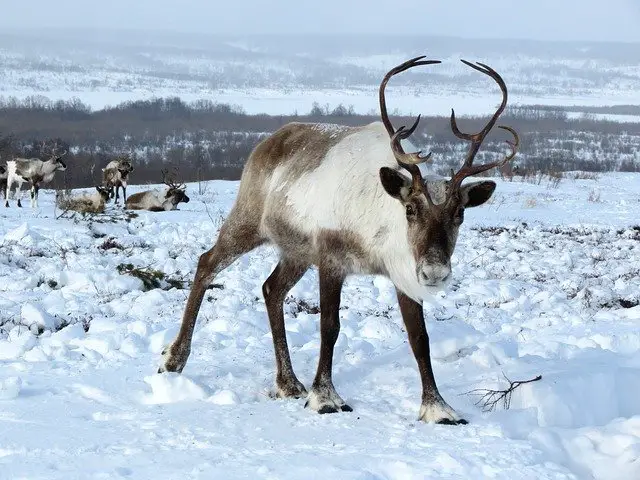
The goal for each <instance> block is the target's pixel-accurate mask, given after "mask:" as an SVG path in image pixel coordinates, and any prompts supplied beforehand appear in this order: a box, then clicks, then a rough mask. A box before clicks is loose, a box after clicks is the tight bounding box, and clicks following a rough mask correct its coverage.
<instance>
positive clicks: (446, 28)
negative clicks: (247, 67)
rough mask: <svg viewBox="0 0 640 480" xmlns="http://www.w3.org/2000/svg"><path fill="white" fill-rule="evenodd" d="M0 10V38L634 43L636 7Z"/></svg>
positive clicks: (481, 2) (532, 0)
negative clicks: (87, 33) (73, 31)
mask: <svg viewBox="0 0 640 480" xmlns="http://www.w3.org/2000/svg"><path fill="white" fill-rule="evenodd" d="M400 8H401V10H400ZM393 9H398V12H397V13H394V12H393ZM1 10H2V15H0V30H2V29H15V28H21V27H22V26H25V25H27V26H28V27H30V28H36V29H39V28H43V27H62V28H71V27H89V28H124V29H131V28H134V29H145V30H149V29H151V30H168V31H180V32H197V33H212V34H235V33H238V34H247V33H258V34H263V33H326V34H332V33H340V34H344V33H352V34H362V33H369V34H371V33H380V34H412V35H414V34H420V33H423V34H428V35H447V36H456V37H467V38H527V39H534V40H592V41H625V42H640V0H607V1H602V0H520V1H514V0H511V1H509V0H453V1H444V0H441V1H429V0H402V1H400V2H390V1H389V0H384V1H382V0H310V1H308V2H306V1H304V0H241V1H237V2H232V1H228V0H103V1H98V2H96V1H92V0H56V1H52V0H20V1H10V0H4V1H2V9H1Z"/></svg>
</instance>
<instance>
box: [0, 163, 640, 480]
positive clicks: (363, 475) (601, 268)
mask: <svg viewBox="0 0 640 480" xmlns="http://www.w3.org/2000/svg"><path fill="white" fill-rule="evenodd" d="M496 181H497V182H498V188H497V190H496V193H495V194H494V197H493V199H492V200H491V201H490V203H488V204H487V205H485V206H483V207H479V208H476V209H474V210H473V211H469V212H468V213H467V215H466V216H465V224H464V225H463V227H462V229H461V233H460V238H459V240H458V246H457V248H456V252H455V254H454V257H453V275H454V280H453V282H452V284H451V286H450V288H449V289H448V291H447V292H442V293H441V294H440V295H438V296H437V297H436V298H435V299H434V301H433V303H431V304H427V305H425V315H426V318H427V322H428V329H429V334H430V338H431V349H432V357H433V363H434V370H435V375H436V379H437V381H438V385H439V387H440V391H441V393H442V395H443V397H444V398H445V399H446V400H447V401H448V402H449V403H450V404H451V405H452V406H453V407H454V408H456V410H457V411H459V412H460V413H462V414H463V415H464V417H465V418H466V419H468V420H469V422H470V423H469V425H466V426H455V427H453V426H444V425H433V424H424V423H421V422H418V421H416V418H417V415H418V409H419V406H420V391H421V390H420V381H419V376H418V372H417V367H416V364H415V360H414V358H413V356H412V354H411V351H410V348H409V346H408V343H407V338H406V333H405V332H404V328H403V325H402V321H401V318H400V314H399V311H398V307H397V305H396V303H395V296H394V292H393V287H392V285H391V284H390V283H389V281H388V280H386V279H384V278H380V277H366V276H363V277H353V278H350V279H349V280H348V282H347V284H346V286H345V289H344V292H343V300H342V310H341V319H342V329H341V332H340V336H339V338H338V342H337V345H336V350H335V358H334V383H335V385H336V388H337V390H338V392H339V393H340V395H341V396H342V397H343V398H344V399H345V400H346V401H347V402H348V403H349V404H350V405H351V406H352V407H353V408H354V412H352V413H341V414H335V415H317V414H315V413H313V412H311V411H309V410H307V409H305V408H304V399H300V400H274V399H272V398H271V394H272V393H273V391H274V386H273V382H274V373H275V365H274V358H273V347H272V342H271V335H270V330H269V324H268V321H267V318H266V310H265V307H264V302H263V300H262V294H261V285H262V283H263V282H264V280H265V279H266V277H267V276H268V275H269V273H270V272H271V270H272V269H273V267H274V265H275V264H276V261H277V257H276V253H275V251H274V249H273V248H272V247H263V248H261V249H258V250H256V251H254V252H253V253H251V254H249V255H246V256H244V257H242V258H241V259H239V260H238V261H237V262H236V263H235V264H233V265H232V266H231V267H229V268H228V269H227V270H226V271H224V272H223V273H222V274H220V275H219V276H218V277H217V278H216V279H215V281H214V283H215V285H214V288H212V289H211V290H209V291H208V292H207V294H206V297H205V300H204V302H203V306H202V309H201V313H200V317H199V323H198V326H197V328H196V332H195V336H194V342H193V346H192V352H191V357H190V359H189V362H188V364H187V366H186V368H185V370H184V372H183V373H182V374H175V373H165V374H157V373H156V370H157V366H158V362H159V360H160V354H161V351H162V349H163V347H164V346H165V345H166V344H167V343H169V342H170V341H171V340H172V339H173V337H174V336H175V334H176V333H177V330H178V327H179V322H180V317H181V314H182V311H183V308H184V305H185V302H186V297H187V295H188V289H177V288H170V285H168V284H166V285H164V284H163V287H164V288H162V289H152V290H148V291H145V289H144V285H143V282H142V281H141V280H139V279H137V278H134V277H131V276H130V275H127V274H121V273H119V272H118V271H117V268H116V267H117V266H118V265H119V264H123V263H124V264H127V263H130V264H132V265H133V266H135V267H139V268H144V267H149V268H153V269H156V270H159V271H161V272H164V273H165V274H166V275H168V276H169V278H170V279H173V280H182V281H187V282H188V281H190V280H191V279H192V277H193V275H194V272H195V268H196V264H197V260H198V256H199V255H200V254H201V253H202V252H203V251H205V250H206V249H208V248H210V247H211V245H212V244H213V242H214V241H215V238H216V236H217V232H218V230H219V228H220V221H219V220H218V219H219V218H220V217H221V216H222V217H224V216H225V215H226V214H227V213H228V211H229V209H230V207H231V205H232V202H233V200H234V198H235V194H236V192H237V187H238V183H237V182H223V181H212V182H207V183H206V184H204V185H203V187H204V190H205V192H204V193H203V194H202V195H200V194H198V193H197V190H198V189H197V185H194V184H191V185H189V186H188V190H189V196H190V198H191V201H190V202H189V204H186V205H180V210H179V211H174V212H162V213H149V212H139V215H138V216H128V215H126V214H125V213H123V212H122V211H121V210H120V209H119V208H116V207H113V206H109V207H108V211H107V213H106V214H104V215H97V216H94V217H87V218H81V217H70V216H68V215H65V216H62V217H59V216H60V213H61V212H60V211H56V210H55V208H54V196H53V193H52V192H51V191H42V192H41V196H40V198H41V201H40V208H38V209H33V210H32V209H29V208H22V209H17V208H15V207H13V206H12V207H11V208H8V209H5V208H2V209H1V210H0V218H1V222H0V277H1V278H2V281H1V282H0V325H1V327H0V432H1V434H0V478H29V479H45V478H46V479H62V478H64V479H68V478H101V479H117V478H140V479H147V478H158V479H162V478H194V479H195V478H206V479H210V478H225V479H236V478H238V479H239V478H265V479H274V478H279V479H299V478H309V479H314V478H318V479H320V478H322V479H324V478H340V479H358V480H380V479H385V480H386V479H423V478H462V479H470V478H495V479H510V480H512V479H525V478H531V479H533V478H535V479H583V478H595V479H603V480H604V479H620V478H625V479H627V478H628V479H633V478H640V404H639V403H638V401H637V399H638V397H639V395H640V328H639V322H640V306H637V305H638V302H639V301H640V280H639V273H640V227H638V217H637V212H638V208H639V207H640V205H639V202H640V175H638V174H622V173H615V174H601V175H599V176H598V177H596V178H595V179H580V180H574V179H572V177H571V175H567V176H566V177H565V178H564V179H563V180H562V181H561V182H560V183H559V184H558V185H557V188H554V186H553V185H554V184H553V183H552V182H546V181H542V182H539V183H538V182H537V181H536V182H535V183H527V182H522V181H513V182H508V181H503V180H500V179H497V180H496ZM145 188H148V187H147V186H140V187H135V186H134V187H131V190H132V192H131V193H134V192H135V191H138V190H142V189H145ZM593 191H599V192H600V198H599V200H598V201H593V200H594V199H596V198H597V197H596V196H592V195H590V193H591V192H593ZM57 217H59V218H57ZM109 237H113V238H114V239H115V241H116V242H117V244H118V245H117V246H116V247H114V248H106V246H107V243H106V242H105V240H106V239H108V238H109ZM317 305H318V298H317V274H316V272H315V271H313V270H312V271H310V272H308V273H307V274H306V275H305V276H304V277H303V278H302V280H301V281H300V282H299V283H298V285H296V287H294V289H293V290H292V291H291V293H290V297H289V298H288V299H287V301H286V303H285V315H286V318H287V335H288V339H289V344H290V348H291V352H292V360H293V364H294V368H295V370H296V372H297V374H298V377H299V378H300V380H301V381H302V382H303V383H305V385H306V386H307V387H309V386H310V383H311V381H312V379H313V375H314V373H315V368H316V363H317V357H318V348H319V331H318V327H319V325H318V313H317ZM536 375H542V379H541V380H540V381H537V382H533V383H528V384H525V385H522V386H521V387H520V388H518V389H517V390H515V391H514V393H513V396H512V398H511V404H510V408H509V409H508V410H506V409H504V407H503V405H502V403H500V404H498V405H497V406H496V408H495V409H494V410H493V411H491V412H483V410H482V408H481V406H480V405H476V404H475V402H476V401H477V399H478V397H477V396H474V395H471V394H467V392H470V391H471V390H474V389H491V388H496V389H500V388H505V387H506V386H507V380H506V379H505V376H506V377H508V378H509V379H511V380H527V379H530V378H533V377H535V376H536Z"/></svg>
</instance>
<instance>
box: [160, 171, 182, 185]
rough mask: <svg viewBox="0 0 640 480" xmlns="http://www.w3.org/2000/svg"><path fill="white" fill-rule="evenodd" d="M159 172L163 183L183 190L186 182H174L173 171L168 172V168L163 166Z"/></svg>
mask: <svg viewBox="0 0 640 480" xmlns="http://www.w3.org/2000/svg"><path fill="white" fill-rule="evenodd" d="M161 172H162V183H164V184H165V185H166V186H167V187H169V188H171V189H176V190H184V189H186V188H187V186H186V184H184V183H176V182H175V173H172V174H170V173H169V170H168V169H166V168H163V169H162V170H161Z"/></svg>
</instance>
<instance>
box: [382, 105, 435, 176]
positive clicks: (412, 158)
mask: <svg viewBox="0 0 640 480" xmlns="http://www.w3.org/2000/svg"><path fill="white" fill-rule="evenodd" d="M419 121H420V116H418V118H417V119H416V121H415V122H414V123H413V125H412V126H411V128H407V127H405V126H404V125H403V126H401V127H400V128H399V129H398V131H397V132H396V133H394V134H393V135H392V136H391V150H393V154H394V156H395V157H396V161H397V162H398V163H399V164H400V165H402V166H405V165H418V164H420V163H424V162H426V161H428V160H429V159H430V158H431V152H429V153H428V154H427V155H424V156H423V155H422V151H421V150H418V151H417V152H413V153H405V151H404V149H403V148H402V145H401V143H400V140H404V139H406V138H409V137H410V136H411V134H412V133H413V132H414V130H415V129H416V127H417V126H418V122H419Z"/></svg>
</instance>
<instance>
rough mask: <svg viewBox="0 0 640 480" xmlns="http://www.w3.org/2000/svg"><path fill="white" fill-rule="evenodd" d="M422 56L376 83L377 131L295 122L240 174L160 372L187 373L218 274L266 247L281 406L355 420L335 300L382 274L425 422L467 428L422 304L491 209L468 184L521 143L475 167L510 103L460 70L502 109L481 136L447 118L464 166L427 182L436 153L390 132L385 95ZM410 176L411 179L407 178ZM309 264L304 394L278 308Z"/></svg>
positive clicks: (487, 185)
mask: <svg viewBox="0 0 640 480" xmlns="http://www.w3.org/2000/svg"><path fill="white" fill-rule="evenodd" d="M423 58H424V57H417V58H414V59H412V60H409V61H407V62H405V63H403V64H401V65H398V66H397V67H395V68H393V69H392V70H390V71H389V72H388V73H387V74H386V76H385V77H384V79H383V80H382V83H381V85H380V91H379V101H380V110H381V117H382V122H374V123H371V124H369V125H365V126H362V127H345V126H338V125H323V124H304V123H290V124H288V125H285V126H284V127H282V128H280V130H278V131H277V132H275V133H274V134H272V135H271V136H270V137H268V138H267V139H265V140H263V141H262V142H261V143H260V144H258V146H257V147H256V148H255V149H254V150H253V152H252V153H251V155H250V157H249V159H248V161H247V164H246V166H245V168H244V171H243V173H242V178H241V182H240V187H239V191H238V197H237V199H236V203H235V205H234V206H233V208H232V210H231V212H230V213H229V216H228V217H227V219H226V221H225V222H224V224H223V226H222V228H221V229H220V233H219V236H218V240H217V241H216V243H215V245H214V246H213V248H212V249H211V250H209V251H207V252H205V253H204V254H203V255H202V256H201V257H200V260H199V262H198V268H197V271H196V274H195V279H194V283H193V287H192V289H191V292H190V294H189V298H188V300H187V305H186V308H185V311H184V315H183V318H182V324H181V327H180V330H179V332H178V335H177V337H176V338H175V339H174V340H173V342H172V343H171V344H170V345H168V346H167V347H166V348H165V349H164V351H163V352H162V364H161V366H160V368H159V371H160V372H163V371H171V372H181V371H182V369H183V368H184V366H185V364H186V362H187V358H188V357H189V354H190V351H191V340H192V336H193V331H194V328H195V324H196V318H197V315H198V311H199V309H200V305H201V303H202V298H203V295H204V293H205V291H206V289H207V287H208V285H209V284H210V283H211V282H212V281H213V279H214V277H215V276H216V275H217V274H218V273H220V272H221V271H222V270H223V269H224V268H226V267H227V266H229V265H230V264H231V263H232V262H234V261H235V260H236V259H237V258H238V257H239V256H240V255H242V254H244V253H246V252H249V251H250V250H252V249H254V248H256V247H258V246H259V245H263V244H266V243H271V244H274V245H276V246H277V247H279V250H280V260H279V263H278V265H277V266H276V267H275V269H274V271H273V272H272V273H271V275H270V276H269V277H268V278H267V280H266V281H265V282H264V284H263V286H262V291H263V294H264V298H265V304H266V308H267V313H268V317H269V322H270V325H271V331H272V336H273V343H274V347H275V358H276V366H277V373H276V387H277V395H278V396H279V397H295V398H298V397H302V396H305V395H306V396H307V402H306V406H307V407H309V408H311V409H313V410H315V411H317V412H318V413H332V412H339V411H351V410H352V409H351V407H350V406H349V405H347V404H346V403H345V401H344V400H343V399H342V398H341V397H340V395H338V393H337V392H336V389H335V387H334V385H333V381H332V374H331V372H332V363H333V349H334V345H335V343H336V340H337V338H338V333H339V331H340V320H339V310H340V293H341V290H342V285H343V282H344V280H345V278H346V277H347V276H348V275H352V274H376V275H385V276H387V277H388V278H390V279H391V281H392V282H393V283H394V284H395V287H396V292H397V297H398V302H399V306H400V312H401V315H402V318H403V321H404V323H405V326H406V329H407V333H408V336H409V342H410V344H411V348H412V350H413V353H414V355H415V358H416V360H417V363H418V369H419V372H420V377H421V380H422V404H421V407H420V413H419V419H420V420H423V421H426V422H437V423H445V424H459V423H462V424H464V423H467V422H466V420H464V419H463V418H461V417H460V416H459V415H458V414H457V413H456V412H455V411H454V410H453V409H452V408H451V407H450V406H449V405H448V404H447V403H446V402H445V401H444V399H443V398H442V397H441V396H440V393H439V392H438V388H437V386H436V382H435V379H434V375H433V370H432V367H431V358H430V352H429V337H428V335H427V330H426V327H425V321H424V317H423V308H422V301H423V299H425V298H428V297H429V295H430V293H433V292H434V291H437V290H438V289H440V288H441V286H442V285H443V284H444V283H445V282H446V281H447V280H448V279H449V278H450V276H451V255H452V254H453V250H454V247H455V244H456V240H457V237H458V230H459V228H460V225H461V224H462V222H463V219H464V211H465V209H466V208H469V207H476V206H478V205H482V204H483V203H484V202H486V201H487V200H488V199H489V198H490V197H491V195H492V194H493V191H494V189H495V187H496V184H495V183H494V182H492V181H478V182H473V183H467V184H464V185H463V183H462V182H463V180H464V179H465V178H467V177H470V176H472V175H475V174H478V173H481V172H484V171H486V170H489V169H491V168H493V167H496V166H500V165H503V164H504V163H506V162H507V161H509V160H511V159H512V158H513V157H514V156H515V154H516V150H517V147H518V144H519V140H518V136H517V134H516V132H515V131H514V130H513V129H511V128H510V127H504V126H500V127H499V128H502V129H504V130H507V131H508V132H510V133H511V134H512V135H513V137H514V141H513V142H511V141H508V142H507V143H508V144H509V145H510V147H511V152H510V153H509V155H506V156H505V158H504V159H501V160H499V161H496V162H492V163H488V164H485V165H473V160H474V157H475V156H476V153H477V152H478V149H479V148H480V146H481V145H482V142H483V140H484V139H485V137H486V136H487V134H488V133H489V131H490V130H491V129H492V128H493V126H494V124H495V123H496V121H497V119H498V117H499V116H500V114H501V113H502V112H503V111H504V109H505V106H506V104H507V87H506V85H505V83H504V81H503V80H502V78H501V77H500V75H499V74H498V73H497V72H495V71H494V70H493V69H491V68H490V67H488V66H486V65H483V64H481V63H478V64H472V63H470V62H467V61H464V60H463V62H464V63H465V64H466V65H468V66H470V67H471V68H473V69H475V70H477V71H479V72H481V73H483V74H485V75H488V76H489V77H491V78H492V79H494V80H495V81H496V82H497V84H498V85H499V86H500V89H501V90H502V103H501V105H500V107H499V108H498V109H497V111H496V112H495V114H494V115H493V117H491V119H490V120H489V122H488V123H487V124H486V126H485V127H484V128H483V129H482V130H481V131H480V132H478V133H474V134H468V133H463V132H461V131H460V130H459V129H458V126H457V124H456V118H455V114H454V112H453V111H452V112H451V128H452V129H453V133H454V134H455V135H456V136H457V137H458V138H461V139H463V140H466V141H468V142H470V147H469V151H468V153H467V155H466V158H465V159H464V162H463V165H462V167H461V168H460V169H459V170H458V171H457V172H456V173H453V172H452V177H451V178H450V179H449V180H445V179H442V180H437V181H431V180H429V181H427V180H425V179H424V178H422V176H421V173H420V169H419V167H418V164H420V163H422V162H426V161H427V160H428V159H429V157H430V155H426V156H421V155H420V152H417V153H405V152H404V150H403V148H402V146H401V143H400V141H401V140H404V139H407V138H408V137H409V136H410V135H411V134H412V133H413V132H414V130H415V129H416V127H417V125H418V122H419V120H420V117H418V119H417V120H416V122H415V123H414V124H413V126H412V127H410V128H408V129H407V128H406V127H404V126H403V127H400V128H399V129H398V130H395V129H394V128H393V126H392V124H391V122H390V120H389V116H388V114H387V108H386V102H385V87H386V84H387V82H388V81H389V79H390V78H391V77H392V76H394V75H396V74H398V73H400V72H403V71H405V70H408V69H409V68H412V67H415V66H418V65H429V64H436V63H440V62H439V61H435V60H423ZM406 173H408V174H409V176H407V174H406ZM311 265H316V266H317V267H318V272H319V280H320V282H319V283H320V338H321V341H320V358H319V361H318V369H317V373H316V376H315V379H314V381H313V384H312V386H311V391H310V392H309V393H308V394H307V390H306V389H305V387H304V385H303V384H302V383H301V382H300V381H299V380H298V378H297V377H296V375H295V373H294V371H293V367H292V365H291V359H290V356H289V349H288V346H287V339H286V335H285V325H284V313H283V300H284V298H285V296H286V294H287V292H288V291H289V290H290V289H291V288H292V287H293V286H294V285H295V284H296V283H297V282H298V280H299V279H300V278H301V277H302V276H303V274H304V273H305V272H306V271H307V270H308V269H309V267H310V266H311Z"/></svg>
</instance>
